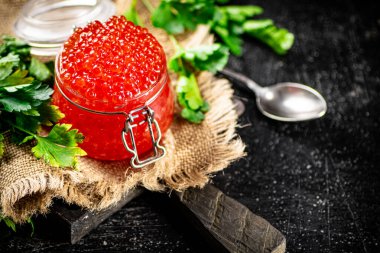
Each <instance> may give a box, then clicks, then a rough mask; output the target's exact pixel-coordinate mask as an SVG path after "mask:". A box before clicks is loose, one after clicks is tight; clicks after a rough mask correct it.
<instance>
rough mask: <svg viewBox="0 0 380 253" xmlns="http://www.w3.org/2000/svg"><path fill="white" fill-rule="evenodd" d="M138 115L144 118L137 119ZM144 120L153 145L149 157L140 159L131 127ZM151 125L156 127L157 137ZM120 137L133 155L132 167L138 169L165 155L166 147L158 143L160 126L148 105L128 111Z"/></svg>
mask: <svg viewBox="0 0 380 253" xmlns="http://www.w3.org/2000/svg"><path fill="white" fill-rule="evenodd" d="M140 117H144V119H141V120H138V118H140ZM145 122H147V123H148V128H149V133H150V137H151V141H152V145H153V155H152V156H151V157H148V158H145V159H144V160H141V159H140V157H139V155H138V152H137V147H136V141H135V136H134V134H133V128H135V127H136V126H138V125H142V124H143V123H145ZM153 126H154V127H155V128H156V132H157V139H156V138H155V136H154V131H153ZM126 135H129V138H130V140H131V143H132V147H130V146H129V145H128V143H127V140H126ZM121 139H122V140H123V144H124V147H125V149H126V150H127V151H128V152H130V153H131V154H132V155H133V157H132V158H131V161H130V164H131V166H132V168H134V169H139V168H142V167H144V166H146V165H148V164H151V163H154V162H156V161H157V160H159V159H161V158H162V157H164V156H165V155H166V149H165V148H164V147H163V146H161V144H160V141H161V129H160V126H159V125H158V122H157V120H155V118H154V111H153V110H152V109H151V108H150V107H149V106H143V107H140V108H137V109H135V110H133V111H131V112H129V114H128V117H127V119H126V121H125V124H124V129H123V130H122V131H121Z"/></svg>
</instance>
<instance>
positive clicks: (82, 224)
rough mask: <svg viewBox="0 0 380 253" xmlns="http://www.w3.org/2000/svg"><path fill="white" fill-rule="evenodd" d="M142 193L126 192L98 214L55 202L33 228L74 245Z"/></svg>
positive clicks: (137, 189)
mask: <svg viewBox="0 0 380 253" xmlns="http://www.w3.org/2000/svg"><path fill="white" fill-rule="evenodd" d="M143 192H144V189H142V188H136V189H134V190H132V191H130V192H128V193H127V194H126V195H125V196H124V197H123V198H122V199H121V200H120V201H119V202H118V203H117V204H115V205H113V206H111V207H110V208H107V209H105V210H102V211H98V212H92V211H87V210H85V209H82V208H80V207H78V206H76V205H68V204H66V203H64V202H62V201H59V200H56V201H55V203H54V204H53V205H52V207H51V208H50V213H49V214H48V215H47V216H45V217H41V216H40V217H38V218H37V219H36V221H35V227H36V229H38V231H39V232H41V234H43V235H45V236H47V237H49V238H51V239H56V240H59V241H64V242H70V243H72V244H74V243H76V242H78V241H79V240H80V239H82V237H83V236H85V235H87V234H88V233H90V232H91V231H92V230H93V229H94V228H96V227H97V226H98V225H99V224H100V223H102V222H103V221H104V220H105V219H107V218H108V217H109V216H111V215H112V214H114V213H116V212H117V211H119V210H120V209H121V208H122V207H123V206H124V205H125V204H127V203H128V202H130V201H131V200H133V199H134V198H136V197H138V196H140V195H141V194H142V193H143ZM50 228H54V230H51V229H50Z"/></svg>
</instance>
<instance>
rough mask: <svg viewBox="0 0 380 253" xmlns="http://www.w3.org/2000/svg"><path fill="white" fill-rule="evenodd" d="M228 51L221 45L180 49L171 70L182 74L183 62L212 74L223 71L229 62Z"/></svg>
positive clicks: (172, 59) (171, 63) (170, 66)
mask: <svg viewBox="0 0 380 253" xmlns="http://www.w3.org/2000/svg"><path fill="white" fill-rule="evenodd" d="M228 56H229V54H228V49H227V48H226V47H224V46H222V45H221V44H217V43H215V44H212V45H202V46H198V47H193V48H189V49H186V50H185V49H180V50H179V51H178V52H177V53H176V54H175V55H174V56H173V57H172V58H171V59H170V62H169V68H170V69H172V70H173V71H175V72H180V71H181V70H180V68H181V62H182V63H186V64H190V65H191V66H192V67H193V68H194V69H195V70H207V71H210V72H212V73H215V72H217V71H218V70H222V69H223V68H224V66H225V65H226V64H227V62H228Z"/></svg>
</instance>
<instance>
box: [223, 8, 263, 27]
mask: <svg viewBox="0 0 380 253" xmlns="http://www.w3.org/2000/svg"><path fill="white" fill-rule="evenodd" d="M219 10H220V11H222V12H224V13H225V14H226V15H227V16H228V19H229V20H230V21H234V22H238V23H243V22H244V21H245V20H247V18H251V17H253V16H256V15H260V14H262V13H263V11H264V10H263V8H261V7H259V6H255V5H249V6H238V5H229V6H222V7H219Z"/></svg>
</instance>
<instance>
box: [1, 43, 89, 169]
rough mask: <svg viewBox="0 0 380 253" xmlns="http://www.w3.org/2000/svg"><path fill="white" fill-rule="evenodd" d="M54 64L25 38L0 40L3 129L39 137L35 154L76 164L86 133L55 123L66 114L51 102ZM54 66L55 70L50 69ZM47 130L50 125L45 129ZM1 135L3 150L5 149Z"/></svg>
mask: <svg viewBox="0 0 380 253" xmlns="http://www.w3.org/2000/svg"><path fill="white" fill-rule="evenodd" d="M53 66H54V64H51V63H48V64H44V63H42V62H40V61H39V60H37V59H35V58H33V57H31V55H30V47H29V46H28V45H27V44H26V43H25V42H23V41H20V40H18V39H15V38H11V37H3V43H2V44H0V77H1V79H0V113H1V118H0V130H1V131H9V132H10V133H11V140H12V141H13V142H16V143H19V144H23V143H26V142H29V141H31V140H34V139H35V140H36V141H37V145H36V146H35V147H34V148H33V149H32V151H33V153H34V154H35V156H37V157H38V158H44V160H46V161H48V162H49V163H50V164H51V165H53V166H61V167H68V166H71V167H75V164H76V161H77V157H78V156H81V155H85V154H86V153H85V152H84V151H83V150H82V149H80V148H79V147H78V146H77V143H78V142H81V141H82V139H83V136H82V135H81V134H79V133H78V131H77V130H70V126H69V125H55V126H53V125H54V124H55V123H56V122H57V121H59V120H60V119H62V118H63V117H64V115H63V114H62V113H61V112H60V111H59V110H58V107H56V106H54V105H50V100H51V95H52V93H53V89H52V88H51V86H53V78H51V77H52V73H53V71H54V69H53ZM49 68H51V69H52V71H51V70H50V69H49ZM44 125H45V126H53V128H52V129H51V131H50V132H49V134H48V136H46V137H44V136H40V135H39V134H38V133H39V132H40V131H41V130H42V126H44ZM44 130H46V131H47V129H44ZM3 139H4V136H3V135H0V154H2V153H3V152H4V141H3Z"/></svg>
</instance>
